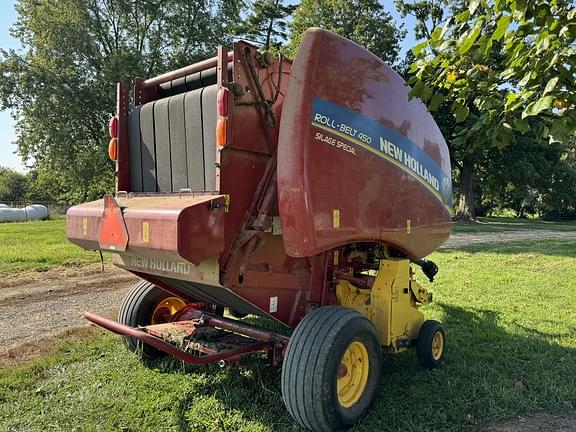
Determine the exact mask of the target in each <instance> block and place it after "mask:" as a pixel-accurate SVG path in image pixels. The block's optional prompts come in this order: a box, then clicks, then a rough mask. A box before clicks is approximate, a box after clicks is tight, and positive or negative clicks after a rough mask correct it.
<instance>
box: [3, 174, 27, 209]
mask: <svg viewBox="0 0 576 432" xmlns="http://www.w3.org/2000/svg"><path fill="white" fill-rule="evenodd" d="M27 191H28V179H27V178H26V176H25V175H24V174H20V173H19V172H16V171H14V170H13V169H10V168H6V167H2V166H0V201H8V202H11V201H23V200H24V198H25V196H26V192H27Z"/></svg>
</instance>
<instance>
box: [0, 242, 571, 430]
mask: <svg viewBox="0 0 576 432" xmlns="http://www.w3.org/2000/svg"><path fill="white" fill-rule="evenodd" d="M574 246H575V243H574V242H573V241H564V242H562V241H547V242H533V243H526V244H513V245H506V246H502V245H497V246H486V245H477V246H474V247H469V248H465V249H462V250H452V251H444V252H440V253H436V254H434V256H433V257H432V259H433V260H434V261H435V262H437V263H438V264H439V266H440V269H441V270H440V273H439V274H438V277H437V279H436V282H435V283H434V285H433V286H432V287H431V288H430V289H431V290H432V291H433V292H434V299H435V303H433V304H432V305H430V306H426V307H424V308H423V312H424V314H425V315H426V317H427V318H428V319H439V320H441V321H442V322H443V324H444V326H445V328H446V332H447V335H448V350H447V355H446V364H445V365H444V366H443V367H441V368H440V369H437V370H434V371H426V370H423V369H422V368H420V367H419V366H418V363H417V360H416V356H415V353H414V352H413V351H410V352H407V353H403V354H399V355H393V354H391V355H388V356H386V358H385V362H384V367H383V369H382V374H383V377H382V384H381V386H380V389H379V395H378V397H377V399H376V401H375V404H374V407H373V408H372V409H371V411H370V413H369V415H368V417H366V419H364V420H363V421H362V422H361V423H360V424H359V425H358V426H357V427H355V428H354V429H353V430H354V431H358V432H360V431H378V430H394V431H422V432H426V431H462V430H483V429H484V427H485V425H486V424H487V423H492V422H495V421H498V420H500V419H503V418H508V417H514V416H518V415H525V414H526V413H530V412H540V411H543V412H552V413H567V414H568V413H571V414H573V410H572V408H571V407H572V406H573V405H574V403H575V401H576V387H575V386H574V381H575V380H576V335H575V334H574V328H575V327H576V315H575V314H574V313H573V312H574V308H575V307H576V304H575V301H576V298H575V297H574V288H573V285H574V283H573V282H574V279H575V278H576V262H575V255H574V250H575V248H574ZM419 279H424V278H420V277H419ZM423 283H424V284H426V285H428V282H427V281H424V282H423ZM527 293H529V294H527ZM551 311H553V313H551ZM279 376H280V374H279V371H278V369H277V368H271V367H268V366H267V365H266V362H265V359H264V358H261V357H259V356H254V357H252V358H250V359H247V360H246V361H244V362H243V363H242V364H241V367H240V368H236V369H220V368H218V367H216V366H211V367H186V366H184V365H183V364H182V363H181V362H179V361H170V360H163V361H160V362H158V363H156V365H155V367H154V368H149V369H147V368H145V367H144V366H142V365H141V364H139V363H138V361H137V360H136V358H135V356H133V355H130V354H128V353H127V352H126V350H125V349H124V347H123V345H122V343H121V342H120V340H119V338H118V337H116V336H112V335H106V336H102V337H100V338H96V339H92V340H88V341H78V342H75V343H66V344H64V345H63V346H61V347H60V349H59V350H58V351H57V352H56V353H54V354H53V355H52V356H50V357H49V358H45V359H40V360H37V361H35V362H33V363H32V364H28V365H24V366H21V367H19V368H15V369H9V370H5V371H3V372H1V373H0V394H2V398H0V424H2V426H3V427H4V428H5V429H6V430H26V431H31V432H32V431H46V430H74V429H75V428H78V427H79V425H81V428H82V430H87V431H92V430H94V431H96V430H98V431H119V430H124V431H158V430H162V431H187V430H192V431H260V432H263V431H297V430H300V429H299V428H297V427H296V426H295V425H294V422H293V421H292V420H291V419H290V417H289V416H288V414H287V413H286V410H285V408H284V406H283V403H282V397H281V395H280V379H279ZM415 407H417V409H416V408H415ZM38 413H42V415H39V414H38ZM104 413H105V415H104ZM383 425H385V426H383Z"/></svg>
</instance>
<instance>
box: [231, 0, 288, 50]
mask: <svg viewBox="0 0 576 432" xmlns="http://www.w3.org/2000/svg"><path fill="white" fill-rule="evenodd" d="M295 8H296V6H294V5H290V6H285V5H284V4H283V1H282V0H255V1H254V3H253V4H252V11H251V12H250V14H249V15H248V17H247V18H246V20H245V21H244V22H243V23H242V24H240V26H239V27H238V29H237V30H236V32H237V33H239V34H240V35H242V36H246V37H247V38H248V39H249V40H250V41H253V42H256V43H259V44H260V45H262V46H263V48H264V49H270V48H276V49H278V48H279V47H280V45H281V44H282V40H285V39H286V37H287V33H286V27H287V22H286V18H287V17H289V16H290V15H292V13H293V12H294V9H295Z"/></svg>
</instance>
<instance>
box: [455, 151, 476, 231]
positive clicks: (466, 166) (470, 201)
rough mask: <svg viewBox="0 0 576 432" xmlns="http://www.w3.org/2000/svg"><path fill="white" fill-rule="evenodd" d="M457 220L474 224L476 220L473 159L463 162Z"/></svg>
mask: <svg viewBox="0 0 576 432" xmlns="http://www.w3.org/2000/svg"><path fill="white" fill-rule="evenodd" d="M456 220H458V221H461V222H473V221H475V220H476V209H475V207H474V160H473V159H472V158H466V159H464V160H463V161H462V169H461V170H460V195H459V197H458V208H457V210H456Z"/></svg>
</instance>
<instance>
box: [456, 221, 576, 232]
mask: <svg viewBox="0 0 576 432" xmlns="http://www.w3.org/2000/svg"><path fill="white" fill-rule="evenodd" d="M518 229H522V230H553V231H576V221H565V222H552V221H544V220H541V219H517V218H512V217H509V218H506V217H481V218H478V222H477V223H470V224H461V223H455V224H453V225H452V232H453V233H477V232H498V231H511V230H518Z"/></svg>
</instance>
